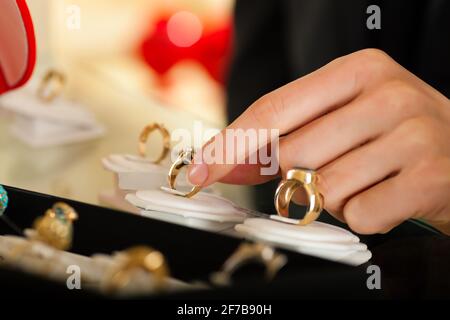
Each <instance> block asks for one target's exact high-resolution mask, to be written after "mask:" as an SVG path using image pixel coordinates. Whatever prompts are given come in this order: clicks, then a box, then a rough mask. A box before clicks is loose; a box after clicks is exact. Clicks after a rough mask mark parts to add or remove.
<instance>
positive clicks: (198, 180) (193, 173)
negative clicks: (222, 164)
mask: <svg viewBox="0 0 450 320" xmlns="http://www.w3.org/2000/svg"><path fill="white" fill-rule="evenodd" d="M207 179H208V165H207V164H206V163H199V164H193V165H191V166H190V167H189V172H188V180H189V182H190V183H191V184H193V185H195V186H201V185H203V184H204V183H205V182H206V180H207Z"/></svg>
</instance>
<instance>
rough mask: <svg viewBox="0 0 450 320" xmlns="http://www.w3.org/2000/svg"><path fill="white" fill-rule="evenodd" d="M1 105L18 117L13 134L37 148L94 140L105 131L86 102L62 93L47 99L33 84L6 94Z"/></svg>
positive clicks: (15, 118)
mask: <svg viewBox="0 0 450 320" xmlns="http://www.w3.org/2000/svg"><path fill="white" fill-rule="evenodd" d="M0 106H1V107H2V108H3V109H5V110H7V111H9V112H11V113H12V114H14V116H15V117H14V122H13V123H12V125H11V127H10V130H11V133H12V134H13V136H15V137H16V138H18V139H19V140H21V141H22V142H24V143H25V144H27V145H29V146H31V147H34V148H43V147H50V146H56V145H64V144H71V143H77V142H82V141H87V140H92V139H96V138H99V137H101V136H103V135H104V133H105V129H104V127H103V126H102V125H100V124H99V123H98V122H97V120H96V119H95V117H94V115H93V114H92V113H91V112H89V111H87V110H86V109H84V107H83V105H81V104H78V103H75V102H73V101H69V100H67V99H64V98H63V97H61V96H58V97H56V98H54V99H53V100H52V101H50V102H46V101H44V100H42V99H40V98H39V97H38V95H37V94H36V85H33V84H31V85H28V86H26V87H24V88H23V89H19V90H16V91H13V92H10V93H7V94H4V95H3V96H2V97H1V99H0Z"/></svg>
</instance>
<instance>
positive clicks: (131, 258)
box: [106, 246, 170, 292]
mask: <svg viewBox="0 0 450 320" xmlns="http://www.w3.org/2000/svg"><path fill="white" fill-rule="evenodd" d="M123 253H124V254H125V259H126V260H125V261H124V262H123V263H122V265H121V266H120V267H119V268H118V269H117V270H115V271H114V272H113V274H112V275H111V277H110V278H109V279H108V282H107V284H106V290H107V291H109V292H116V291H118V290H120V289H122V288H124V287H126V286H127V285H128V283H129V282H130V280H131V274H132V272H133V271H134V270H136V269H143V270H144V271H147V272H149V273H150V274H152V275H153V276H154V277H155V280H156V281H155V285H156V288H157V289H162V288H163V284H164V280H165V279H166V278H167V277H168V276H169V273H170V272H169V267H168V266H167V263H166V259H165V258H164V255H163V254H162V253H161V252H159V251H157V250H155V249H153V248H150V247H146V246H138V247H132V248H130V249H128V250H126V251H124V252H123Z"/></svg>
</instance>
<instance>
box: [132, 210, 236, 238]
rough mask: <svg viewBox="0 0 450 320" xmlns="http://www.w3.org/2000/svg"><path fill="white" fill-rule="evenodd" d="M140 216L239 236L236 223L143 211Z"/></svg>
mask: <svg viewBox="0 0 450 320" xmlns="http://www.w3.org/2000/svg"><path fill="white" fill-rule="evenodd" d="M140 214H141V215H142V216H143V217H147V218H151V219H156V220H160V221H165V222H169V223H173V224H177V225H181V226H184V227H189V228H193V229H198V230H205V231H211V232H217V233H222V234H229V235H234V236H236V234H237V232H236V231H235V230H234V226H235V225H236V223H235V222H217V221H212V220H205V219H196V218H186V217H183V216H181V215H177V214H172V213H169V212H160V211H148V210H141V211H140ZM239 236H240V235H239Z"/></svg>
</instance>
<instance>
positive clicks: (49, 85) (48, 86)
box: [37, 70, 66, 102]
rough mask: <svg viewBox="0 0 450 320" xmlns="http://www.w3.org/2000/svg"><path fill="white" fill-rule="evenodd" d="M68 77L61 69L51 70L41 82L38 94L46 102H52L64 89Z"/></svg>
mask: <svg viewBox="0 0 450 320" xmlns="http://www.w3.org/2000/svg"><path fill="white" fill-rule="evenodd" d="M65 84H66V77H65V76H64V74H62V73H61V72H59V71H56V70H49V71H47V73H46V74H45V75H44V77H43V78H42V80H41V83H40V84H39V87H38V90H37V95H38V97H39V98H41V99H42V100H43V101H45V102H51V101H52V100H53V99H55V98H56V97H57V96H58V95H59V94H60V93H61V92H62V90H63V88H64V85H65Z"/></svg>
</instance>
